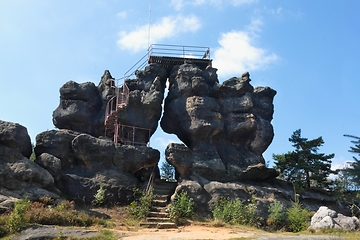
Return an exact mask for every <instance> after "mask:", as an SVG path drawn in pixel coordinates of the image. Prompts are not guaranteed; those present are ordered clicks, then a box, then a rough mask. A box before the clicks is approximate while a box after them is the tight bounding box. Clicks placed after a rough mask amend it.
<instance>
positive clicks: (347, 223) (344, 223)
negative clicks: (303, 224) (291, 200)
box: [309, 206, 360, 231]
mask: <svg viewBox="0 0 360 240" xmlns="http://www.w3.org/2000/svg"><path fill="white" fill-rule="evenodd" d="M309 228H312V229H323V228H339V229H344V230H350V231H355V230H357V229H359V228H360V221H359V219H358V218H357V217H347V216H344V215H343V214H341V213H337V212H336V211H334V210H331V209H329V208H328V207H326V206H321V207H320V208H319V209H318V211H317V212H316V213H315V214H314V216H312V218H311V225H310V227H309Z"/></svg>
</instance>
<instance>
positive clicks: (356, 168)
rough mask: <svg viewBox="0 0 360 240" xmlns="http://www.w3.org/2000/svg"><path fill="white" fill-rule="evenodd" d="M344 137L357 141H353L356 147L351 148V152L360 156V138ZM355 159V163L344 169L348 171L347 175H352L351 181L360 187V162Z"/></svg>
mask: <svg viewBox="0 0 360 240" xmlns="http://www.w3.org/2000/svg"><path fill="white" fill-rule="evenodd" d="M344 136H345V137H351V138H354V139H356V140H354V141H351V142H352V143H353V144H355V146H354V147H350V150H349V152H351V153H355V154H358V155H360V138H359V137H356V136H352V135H344ZM353 158H354V162H353V163H351V166H350V167H348V168H346V169H344V171H346V173H348V174H349V175H350V178H351V181H352V182H353V183H354V185H356V186H360V160H359V159H357V158H356V157H354V156H353Z"/></svg>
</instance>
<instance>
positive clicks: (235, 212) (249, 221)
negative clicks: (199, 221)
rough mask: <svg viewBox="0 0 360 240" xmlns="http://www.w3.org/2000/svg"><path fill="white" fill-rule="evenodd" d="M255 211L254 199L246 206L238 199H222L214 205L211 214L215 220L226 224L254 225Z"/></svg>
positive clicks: (255, 221) (256, 219) (255, 219)
mask: <svg viewBox="0 0 360 240" xmlns="http://www.w3.org/2000/svg"><path fill="white" fill-rule="evenodd" d="M256 209H257V208H256V202H255V199H254V198H253V199H252V200H251V203H249V204H247V205H245V204H244V203H242V202H241V201H240V199H236V200H230V199H229V198H222V199H220V200H219V201H218V202H217V203H216V204H215V208H214V210H213V211H212V213H213V215H214V218H215V219H218V220H222V221H224V222H226V223H235V224H244V225H255V224H256V223H257V221H258V218H257V216H256Z"/></svg>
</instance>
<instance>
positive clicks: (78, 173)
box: [35, 130, 160, 203]
mask: <svg viewBox="0 0 360 240" xmlns="http://www.w3.org/2000/svg"><path fill="white" fill-rule="evenodd" d="M36 142H37V144H36V148H35V152H36V155H37V159H36V162H38V163H39V165H40V166H43V167H44V168H45V169H47V170H48V172H50V173H51V174H52V176H53V178H54V179H55V185H56V186H57V187H58V188H59V190H61V191H62V192H63V193H65V194H67V195H68V196H70V197H73V198H75V199H81V200H84V201H87V202H89V201H92V200H93V199H94V195H95V194H96V192H97V190H98V189H99V188H100V186H101V185H102V186H103V187H104V188H105V189H106V193H105V194H106V196H105V199H106V201H107V202H112V203H115V202H121V203H127V202H129V201H131V200H132V198H133V196H132V189H133V188H134V187H138V185H139V180H138V179H137V178H136V177H134V175H133V174H134V173H135V172H137V171H139V170H141V169H143V168H148V167H152V166H154V165H156V164H157V162H158V161H159V158H160V153H159V151H158V150H155V149H152V148H149V147H145V146H131V145H122V144H117V143H114V142H112V141H111V140H109V139H107V138H95V137H93V136H91V135H89V134H84V133H78V132H74V131H70V130H58V131H56V130H51V131H47V132H43V133H41V134H39V135H38V136H37V137H36ZM59 168H60V170H59Z"/></svg>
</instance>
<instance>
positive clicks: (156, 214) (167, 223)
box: [140, 179, 177, 229]
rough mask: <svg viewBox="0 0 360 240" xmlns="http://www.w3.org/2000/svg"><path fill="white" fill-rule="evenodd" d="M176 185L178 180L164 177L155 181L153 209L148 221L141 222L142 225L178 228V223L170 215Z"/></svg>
mask: <svg viewBox="0 0 360 240" xmlns="http://www.w3.org/2000/svg"><path fill="white" fill-rule="evenodd" d="M176 186H177V183H176V182H168V181H165V180H162V179H156V180H155V181H154V184H153V193H154V195H155V197H154V199H153V200H152V202H151V209H150V212H149V214H148V216H147V218H146V222H141V223H140V226H142V227H148V228H158V229H166V228H176V224H175V223H173V222H172V221H171V220H170V218H169V217H168V209H169V207H170V204H169V202H170V197H171V195H172V194H173V193H174V191H175V188H176Z"/></svg>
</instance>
